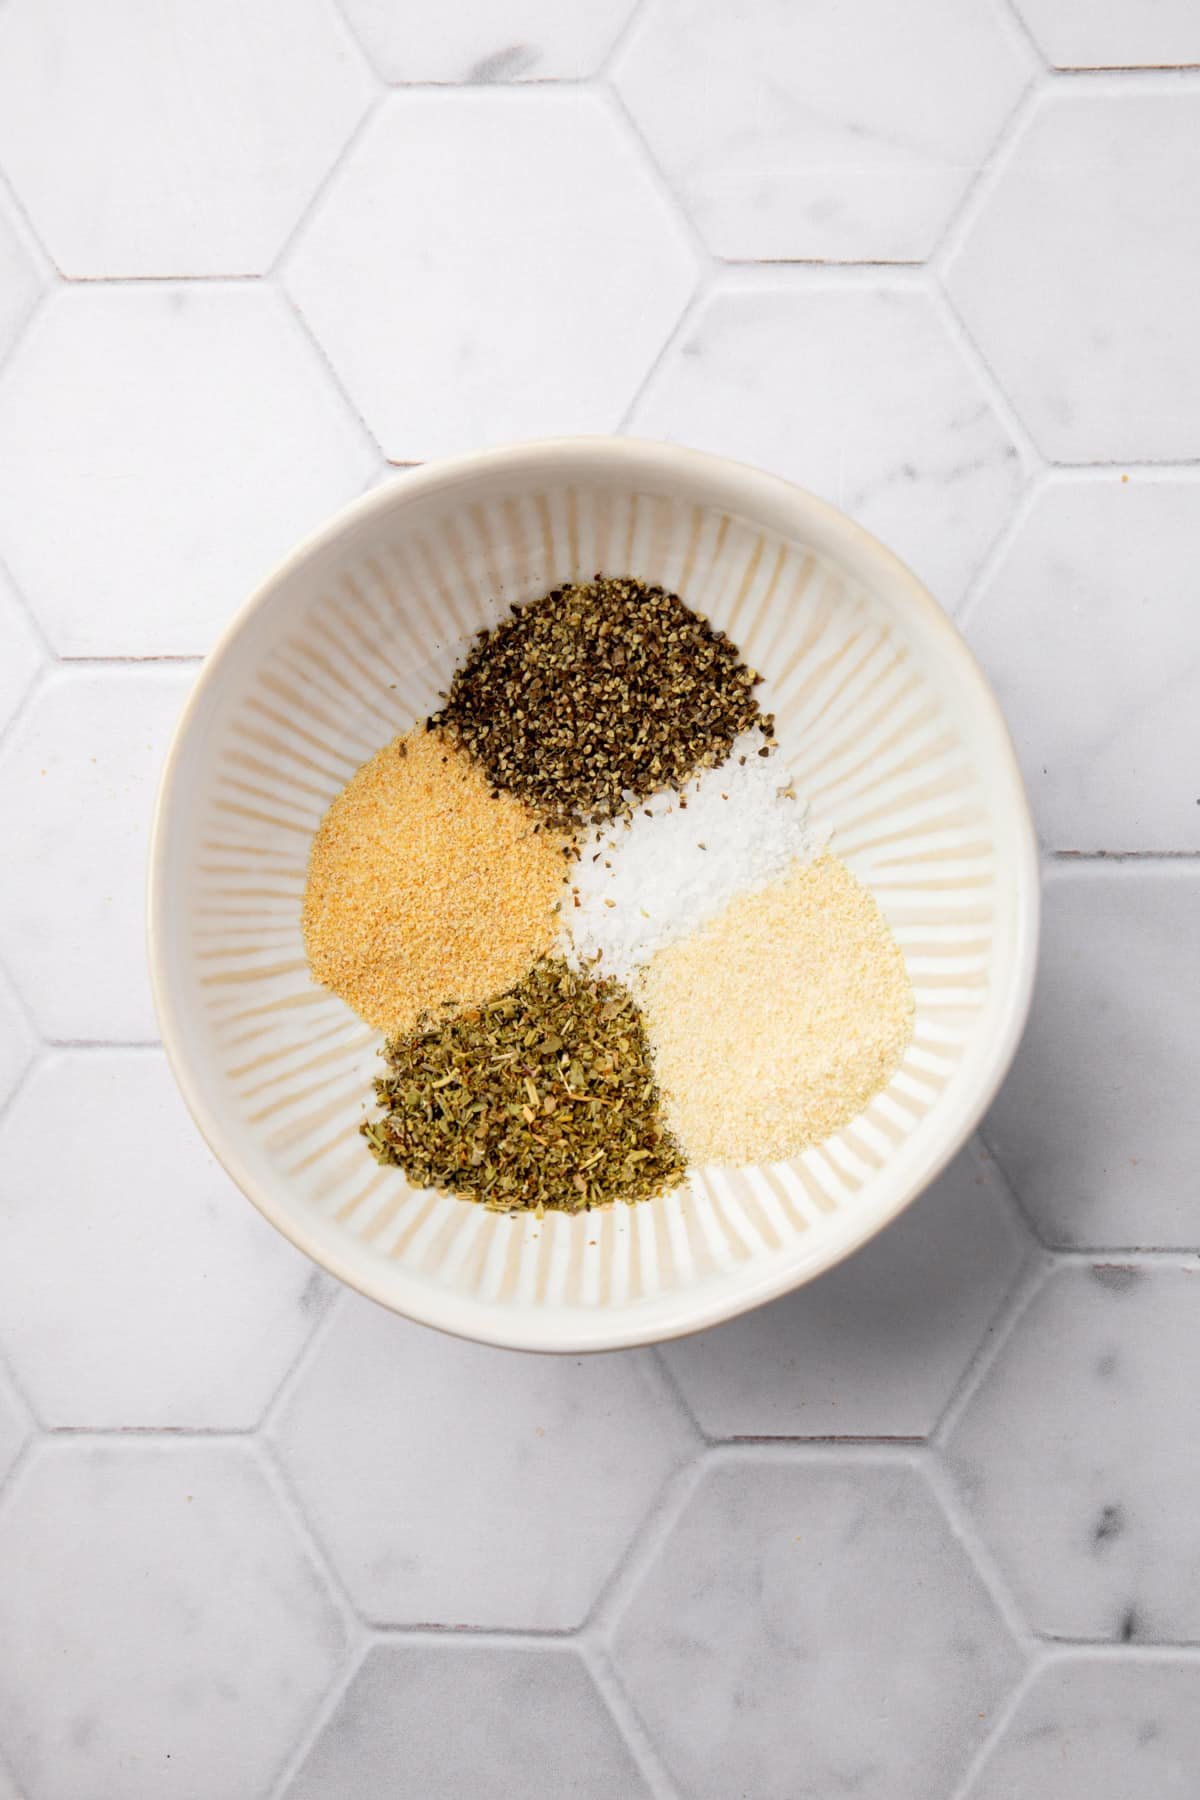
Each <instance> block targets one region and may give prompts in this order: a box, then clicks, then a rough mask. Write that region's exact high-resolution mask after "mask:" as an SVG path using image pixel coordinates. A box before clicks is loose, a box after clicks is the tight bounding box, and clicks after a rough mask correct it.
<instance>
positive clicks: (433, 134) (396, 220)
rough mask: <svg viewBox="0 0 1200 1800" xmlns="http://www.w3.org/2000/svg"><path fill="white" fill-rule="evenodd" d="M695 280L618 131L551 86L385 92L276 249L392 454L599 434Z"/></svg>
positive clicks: (596, 110)
mask: <svg viewBox="0 0 1200 1800" xmlns="http://www.w3.org/2000/svg"><path fill="white" fill-rule="evenodd" d="M695 279H696V266H695V258H694V255H693V253H692V250H691V248H690V246H689V243H688V240H687V238H686V235H685V230H684V227H683V224H682V222H681V221H680V220H678V219H677V217H676V216H675V214H674V212H673V211H672V209H671V208H670V207H669V205H668V204H667V202H666V201H665V200H664V199H663V198H662V196H661V194H660V192H659V189H658V187H657V186H656V185H655V183H654V182H653V181H652V179H651V177H650V173H649V171H648V170H647V168H646V166H645V160H644V158H643V157H642V155H641V153H640V151H639V150H638V149H637V147H636V146H635V145H634V143H633V142H632V138H631V135H630V133H629V131H628V129H627V127H626V126H625V125H624V124H623V122H622V121H620V120H619V119H618V118H617V116H616V114H615V113H614V111H612V110H611V109H610V108H609V107H607V106H605V105H604V104H602V102H601V100H600V98H599V97H598V96H596V95H594V94H591V93H588V92H585V91H582V90H576V89H566V88H564V89H559V90H540V89H539V90H534V89H528V88H526V89H523V90H520V91H515V90H509V91H507V92H501V91H497V90H494V89H493V90H489V91H487V92H480V91H472V92H469V93H461V92H460V93H446V92H435V93H430V92H425V93H420V92H414V91H409V92H406V93H404V94H396V95H393V96H392V98H391V99H390V100H389V101H388V102H387V104H386V106H385V107H384V108H383V110H382V111H381V112H380V113H379V114H378V115H377V116H376V117H375V118H374V119H373V120H372V121H371V124H370V125H369V126H368V128H367V130H366V132H365V134H364V135H363V137H362V138H361V139H360V141H359V142H358V143H357V144H356V145H355V146H354V148H353V150H352V151H351V153H350V155H349V157H348V158H347V159H346V162H345V163H344V164H343V166H342V168H341V169H340V170H339V171H338V173H337V175H336V176H335V177H334V180H333V182H332V184H331V186H330V188H329V189H328V191H327V192H326V194H325V195H324V196H323V198H322V200H321V203H320V205H319V206H318V208H317V210H316V214H315V216H314V217H313V219H312V220H311V221H310V222H309V223H308V224H307V225H306V227H305V229H304V232H303V233H302V234H301V237H300V240H299V242H298V245H297V247H296V249H295V251H294V252H292V253H290V254H289V258H288V264H287V282H288V286H289V288H290V290H291V292H292V294H293V295H294V297H295V298H296V300H297V301H298V303H299V305H300V308H301V310H302V312H303V313H304V315H305V317H306V318H307V320H308V322H309V324H310V325H311V326H312V328H313V330H314V332H315V333H316V335H317V337H318V339H319V340H320V342H321V343H322V345H323V346H324V348H325V350H326V351H327V352H328V354H329V356H330V358H331V360H332V361H333V364H334V366H335V368H336V369H337V370H338V372H339V373H340V375H341V376H342V379H343V380H344V382H345V383H346V386H347V388H348V389H349V391H350V393H351V395H352V396H353V397H354V399H355V401H356V403H357V405H358V406H359V407H360V408H361V410H362V412H363V414H364V416H365V418H366V419H367V422H368V424H370V426H371V427H372V429H373V430H374V432H375V433H376V435H377V436H378V437H379V439H380V441H381V442H382V444H383V446H384V448H385V450H386V451H387V453H388V455H389V456H390V457H392V458H393V459H394V460H396V461H411V460H413V459H422V458H426V457H431V456H439V455H442V454H444V453H446V452H448V451H454V450H464V449H469V448H472V447H474V446H476V445H478V444H480V443H485V442H492V441H495V440H497V439H503V438H520V437H541V436H553V435H555V434H556V433H559V432H564V433H565V432H578V431H585V432H586V431H610V430H612V429H613V427H614V426H615V425H616V424H617V422H618V420H619V419H620V417H621V414H622V412H623V411H624V409H625V408H626V407H627V406H628V404H629V401H630V400H631V399H632V397H633V394H634V392H635V390H636V388H637V385H638V383H639V381H641V379H642V377H643V376H644V375H645V373H646V370H647V369H648V368H649V366H650V364H651V362H652V361H653V359H654V357H655V356H656V355H657V353H658V351H659V350H660V348H661V346H662V344H663V342H664V340H665V339H666V337H667V335H668V333H669V332H670V331H671V329H672V327H673V326H674V324H675V322H676V320H677V319H678V317H679V315H680V313H681V311H682V310H683V307H684V304H685V302H686V300H687V298H688V296H689V294H690V292H691V289H692V286H693V284H694V281H695Z"/></svg>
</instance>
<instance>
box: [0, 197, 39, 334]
mask: <svg viewBox="0 0 1200 1800" xmlns="http://www.w3.org/2000/svg"><path fill="white" fill-rule="evenodd" d="M41 285H42V284H41V280H40V278H39V276H38V272H37V269H36V268H35V266H34V262H33V258H32V257H31V256H30V254H29V252H28V250H27V249H26V247H25V243H24V240H23V238H22V236H21V233H20V230H19V229H18V227H17V225H16V224H15V223H14V221H13V220H12V219H11V218H10V217H9V214H8V209H7V207H6V206H5V204H4V202H3V199H0V362H3V360H4V358H5V356H7V354H8V352H9V350H10V349H11V348H12V344H13V341H14V339H15V338H16V336H17V333H18V332H19V331H20V329H21V327H22V325H23V324H24V323H25V320H26V319H27V318H28V316H29V314H30V312H31V311H32V310H33V305H34V302H35V300H36V299H37V297H38V294H39V292H40V291H41Z"/></svg>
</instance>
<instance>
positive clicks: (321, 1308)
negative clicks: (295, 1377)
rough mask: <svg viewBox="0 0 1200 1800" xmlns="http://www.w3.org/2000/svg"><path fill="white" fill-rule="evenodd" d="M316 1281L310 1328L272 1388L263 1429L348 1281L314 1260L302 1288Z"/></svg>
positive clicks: (261, 1423)
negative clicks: (314, 1313) (339, 1278)
mask: <svg viewBox="0 0 1200 1800" xmlns="http://www.w3.org/2000/svg"><path fill="white" fill-rule="evenodd" d="M314 1281H315V1282H316V1293H317V1295H318V1300H317V1310H316V1317H315V1318H314V1319H312V1321H311V1322H310V1324H309V1327H308V1330H307V1331H306V1333H305V1335H304V1337H303V1339H302V1341H301V1343H300V1347H299V1349H298V1350H297V1351H296V1353H295V1355H294V1356H293V1357H292V1359H291V1361H290V1362H289V1363H288V1365H287V1367H286V1368H285V1369H284V1371H283V1373H282V1375H281V1376H280V1377H279V1380H278V1381H277V1382H276V1383H275V1386H274V1387H273V1388H272V1389H271V1393H270V1395H269V1397H268V1399H267V1403H266V1405H265V1406H264V1407H263V1408H262V1411H261V1412H260V1414H259V1419H258V1427H257V1429H258V1430H260V1431H261V1430H262V1429H263V1427H264V1426H265V1424H266V1421H267V1420H268V1419H270V1418H273V1416H274V1414H275V1412H276V1409H277V1407H278V1406H280V1405H281V1404H282V1400H281V1396H282V1394H283V1390H284V1388H285V1387H288V1386H289V1385H290V1383H291V1378H292V1373H293V1371H294V1370H295V1369H296V1368H297V1367H298V1366H299V1363H300V1360H301V1358H302V1357H303V1356H304V1355H305V1353H306V1351H307V1349H308V1346H309V1345H310V1344H311V1342H312V1340H313V1339H314V1338H315V1337H316V1335H317V1333H318V1332H320V1331H321V1329H322V1327H323V1326H324V1324H325V1321H326V1319H328V1317H329V1316H330V1314H331V1313H332V1312H333V1311H334V1310H335V1308H336V1306H337V1303H338V1301H339V1300H340V1298H341V1296H342V1293H343V1291H344V1286H345V1284H344V1283H343V1282H341V1281H339V1280H338V1278H337V1276H336V1275H330V1274H329V1273H328V1271H327V1270H325V1269H323V1268H322V1267H321V1265H320V1263H318V1262H313V1263H312V1267H311V1270H310V1272H309V1275H308V1277H307V1279H306V1282H305V1286H304V1290H303V1293H304V1294H307V1293H308V1290H309V1287H310V1286H311V1285H312V1284H313V1282H314ZM302 1299H303V1295H302ZM274 1447H275V1451H276V1454H279V1450H278V1445H277V1444H276V1445H275V1446H274Z"/></svg>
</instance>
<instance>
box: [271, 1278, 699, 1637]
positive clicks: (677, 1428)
mask: <svg viewBox="0 0 1200 1800" xmlns="http://www.w3.org/2000/svg"><path fill="white" fill-rule="evenodd" d="M276 1429H277V1430H278V1433H279V1441H280V1449H281V1451H282V1454H283V1456H284V1458H285V1461H286V1462H287V1464H288V1466H289V1467H290V1469H291V1471H292V1474H293V1476H294V1478H295V1480H296V1483H297V1485H298V1487H299V1490H300V1493H301V1496H302V1498H303V1500H304V1503H305V1507H306V1510H307V1513H308V1517H309V1518H310V1520H311V1521H312V1524H313V1528H314V1530H315V1531H316V1532H317V1534H318V1535H319V1536H320V1538H321V1539H322V1541H323V1543H324V1544H325V1547H326V1549H327V1550H328V1552H329V1554H330V1555H331V1557H332V1558H333V1560H334V1562H335V1564H336V1566H337V1567H338V1569H339V1570H340V1572H341V1574H342V1576H343V1579H344V1580H345V1581H346V1584H347V1586H348V1587H349V1589H350V1591H351V1593H352V1595H353V1596H354V1599H355V1602H356V1604H357V1605H358V1606H359V1607H360V1608H361V1610H362V1611H363V1612H364V1613H365V1614H366V1615H367V1617H368V1618H371V1619H376V1620H382V1621H384V1622H393V1623H397V1624H414V1625H415V1624H424V1623H427V1622H434V1621H436V1622H437V1623H440V1624H457V1625H491V1626H531V1627H534V1628H535V1629H539V1630H541V1629H554V1628H560V1627H569V1626H572V1625H577V1624H578V1623H579V1622H580V1620H581V1619H582V1618H583V1616H584V1614H585V1613H586V1612H587V1609H588V1607H589V1606H590V1604H591V1602H592V1601H593V1600H594V1599H595V1597H596V1595H597V1593H598V1592H599V1590H600V1587H601V1585H602V1584H603V1582H604V1580H605V1578H606V1577H607V1576H608V1575H609V1573H610V1572H611V1570H612V1568H613V1566H614V1564H615V1563H616V1561H617V1559H618V1557H619V1556H620V1554H621V1552H622V1550H624V1548H625V1546H626V1545H627V1544H628V1542H629V1540H630V1538H631V1537H632V1535H633V1533H634V1531H635V1530H636V1529H637V1527H638V1525H639V1524H640V1523H641V1520H642V1518H643V1517H644V1515H645V1513H646V1510H647V1508H648V1507H649V1506H650V1503H651V1501H652V1500H653V1498H654V1496H655V1494H656V1493H657V1492H658V1490H659V1489H660V1487H661V1486H662V1484H663V1482H664V1481H665V1480H666V1478H667V1476H668V1475H669V1474H670V1473H671V1471H672V1470H673V1469H674V1468H675V1467H676V1466H677V1464H678V1463H679V1462H680V1461H681V1459H682V1458H683V1457H684V1456H685V1455H686V1454H687V1452H688V1449H689V1448H690V1444H691V1437H690V1434H689V1432H688V1431H687V1429H686V1426H685V1425H684V1422H683V1421H682V1420H681V1419H680V1418H679V1416H678V1414H677V1412H676V1410H675V1409H674V1407H673V1405H672V1404H671V1402H670V1401H669V1399H668V1398H667V1397H666V1395H665V1394H664V1392H663V1390H662V1388H661V1386H660V1385H659V1383H658V1381H657V1380H656V1379H655V1371H654V1369H653V1365H652V1363H651V1362H650V1361H649V1360H648V1359H647V1357H646V1356H644V1355H639V1354H634V1353H630V1352H624V1353H622V1354H620V1355H615V1356H591V1357H584V1358H583V1359H581V1360H580V1359H576V1358H565V1357H550V1356H520V1355H514V1354H512V1353H511V1352H503V1351H497V1350H489V1349H485V1348H483V1347H482V1346H480V1345H478V1344H467V1343H459V1342H457V1341H456V1340H455V1339H453V1338H449V1337H442V1336H440V1335H439V1334H438V1333H437V1332H434V1331H429V1330H426V1329H425V1328H423V1327H421V1326H417V1325H409V1324H407V1323H406V1322H404V1321H403V1320H401V1319H397V1318H394V1317H392V1316H391V1315H390V1314H388V1313H385V1312H383V1311H381V1310H380V1309H378V1308H376V1307H373V1306H370V1305H368V1304H366V1303H365V1302H363V1301H360V1300H353V1299H350V1298H349V1297H347V1298H346V1299H345V1300H344V1301H343V1302H342V1304H341V1305H340V1306H339V1308H338V1312H337V1314H336V1316H335V1318H334V1319H333V1321H332V1323H331V1326H330V1328H329V1330H328V1332H327V1333H326V1334H325V1336H324V1337H323V1339H322V1341H321V1343H320V1344H319V1345H318V1347H317V1351H316V1355H315V1356H314V1357H313V1358H312V1359H311V1360H310V1361H309V1363H308V1365H307V1366H306V1367H305V1368H304V1369H303V1371H302V1372H301V1375H300V1379H299V1382H298V1385H297V1387H296V1389H295V1390H294V1392H293V1393H292V1394H291V1395H290V1396H289V1398H288V1402H287V1406H286V1409H285V1412H284V1415H283V1418H282V1421H281V1422H280V1423H279V1425H278V1426H277V1427H276Z"/></svg>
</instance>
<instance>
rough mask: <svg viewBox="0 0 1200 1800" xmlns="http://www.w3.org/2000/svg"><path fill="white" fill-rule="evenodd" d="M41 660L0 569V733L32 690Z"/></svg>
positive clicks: (12, 592) (36, 644)
mask: <svg viewBox="0 0 1200 1800" xmlns="http://www.w3.org/2000/svg"><path fill="white" fill-rule="evenodd" d="M41 660H42V653H41V648H40V646H39V644H38V641H37V638H36V637H35V636H34V633H33V628H32V626H31V625H30V623H29V620H28V619H27V618H26V616H25V613H24V611H23V609H22V607H21V604H20V602H19V600H18V599H17V596H16V592H15V590H14V588H13V585H12V583H11V581H10V580H9V579H8V576H7V575H6V574H5V572H4V570H3V569H2V568H0V733H2V732H3V731H4V728H5V727H6V725H7V724H8V722H9V720H10V719H11V718H12V716H13V714H14V713H15V712H16V710H17V708H18V706H20V704H21V702H22V700H23V699H24V698H25V696H26V694H27V693H28V692H29V687H30V684H31V682H32V681H33V678H34V676H35V675H36V674H37V671H38V667H39V665H40V663H41Z"/></svg>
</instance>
